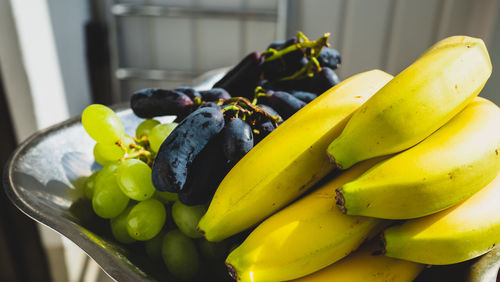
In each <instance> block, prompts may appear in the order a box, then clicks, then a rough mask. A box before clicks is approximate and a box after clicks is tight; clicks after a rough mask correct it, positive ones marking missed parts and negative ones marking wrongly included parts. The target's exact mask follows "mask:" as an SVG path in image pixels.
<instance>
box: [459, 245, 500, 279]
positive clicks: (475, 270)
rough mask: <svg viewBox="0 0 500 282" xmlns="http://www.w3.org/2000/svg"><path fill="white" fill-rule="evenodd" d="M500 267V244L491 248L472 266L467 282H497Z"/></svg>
mask: <svg viewBox="0 0 500 282" xmlns="http://www.w3.org/2000/svg"><path fill="white" fill-rule="evenodd" d="M499 268H500V246H496V247H494V248H493V249H491V250H490V251H489V252H488V253H487V254H485V255H484V256H482V257H481V258H480V259H478V260H477V261H476V262H474V263H473V264H472V265H471V266H470V267H469V271H468V274H467V279H466V280H465V281H467V282H496V281H497V277H498V269H499Z"/></svg>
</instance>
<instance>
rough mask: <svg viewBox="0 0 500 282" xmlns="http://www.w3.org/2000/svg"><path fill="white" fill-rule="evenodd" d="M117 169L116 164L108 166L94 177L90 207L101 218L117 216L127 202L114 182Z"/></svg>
mask: <svg viewBox="0 0 500 282" xmlns="http://www.w3.org/2000/svg"><path fill="white" fill-rule="evenodd" d="M117 169H118V164H116V163H112V164H109V165H107V166H105V167H104V168H103V169H102V170H101V172H100V173H99V174H98V175H97V177H96V183H95V187H94V195H93V197H92V207H93V208H94V212H95V213H96V214H97V215H98V216H100V217H102V218H113V217H116V216H118V215H119V214H120V213H122V212H123V210H125V208H126V207H127V204H128V202H129V198H128V197H127V196H125V194H123V192H122V190H121V189H120V186H118V182H116V171H117Z"/></svg>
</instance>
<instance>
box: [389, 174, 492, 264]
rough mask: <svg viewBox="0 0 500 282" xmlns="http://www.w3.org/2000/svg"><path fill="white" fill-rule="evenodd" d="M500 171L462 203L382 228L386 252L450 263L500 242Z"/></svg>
mask: <svg viewBox="0 0 500 282" xmlns="http://www.w3.org/2000/svg"><path fill="white" fill-rule="evenodd" d="M499 199H500V174H499V175H498V176H497V177H496V178H495V179H494V180H493V181H492V182H491V183H489V184H488V185H487V186H486V187H485V188H483V189H481V190H480V191H479V192H477V193H476V194H474V195H473V196H472V197H470V198H469V199H467V200H466V201H464V202H463V203H461V204H459V205H457V206H455V207H452V208H450V209H447V210H444V211H441V212H439V213H436V214H433V215H429V216H426V217H423V218H419V219H413V220H409V221H407V222H405V223H404V224H402V225H399V226H393V227H390V228H388V229H387V230H385V231H384V234H383V235H384V241H385V255H386V256H389V257H393V258H399V259H404V260H409V261H414V262H419V263H424V264H435V265H443V264H453V263H458V262H462V261H466V260H469V259H472V258H475V257H478V256H480V255H482V254H484V253H486V252H487V251H488V250H490V249H491V248H493V247H494V246H495V244H498V243H500V205H499V204H498V203H499Z"/></svg>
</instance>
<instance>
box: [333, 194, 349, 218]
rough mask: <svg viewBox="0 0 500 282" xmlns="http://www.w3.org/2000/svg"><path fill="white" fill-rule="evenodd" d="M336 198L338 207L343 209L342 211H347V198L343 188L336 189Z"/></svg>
mask: <svg viewBox="0 0 500 282" xmlns="http://www.w3.org/2000/svg"><path fill="white" fill-rule="evenodd" d="M335 200H336V203H337V207H338V208H339V209H340V210H341V211H342V213H344V214H345V213H347V209H346V208H345V199H344V195H342V190H340V189H337V190H335Z"/></svg>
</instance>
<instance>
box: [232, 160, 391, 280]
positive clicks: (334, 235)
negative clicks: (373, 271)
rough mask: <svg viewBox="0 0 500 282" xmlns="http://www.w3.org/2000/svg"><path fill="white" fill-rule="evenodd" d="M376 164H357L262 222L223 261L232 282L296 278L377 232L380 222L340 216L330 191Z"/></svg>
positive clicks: (330, 260) (350, 250)
mask: <svg viewBox="0 0 500 282" xmlns="http://www.w3.org/2000/svg"><path fill="white" fill-rule="evenodd" d="M377 161H378V160H369V161H366V162H363V163H360V164H359V165H357V166H355V167H353V168H352V169H350V170H348V171H346V172H344V173H342V174H341V175H338V176H337V177H335V178H333V179H332V180H330V181H329V182H327V183H326V184H324V185H323V186H321V187H320V188H319V189H318V190H315V191H313V192H312V193H311V194H309V195H307V196H305V197H304V198H302V199H300V200H299V201H297V202H295V203H293V204H292V205H290V206H289V207H286V208H285V209H283V210H281V211H279V212H278V213H276V214H274V215H273V216H271V217H270V218H268V219H266V220H265V221H264V222H262V223H261V224H260V225H259V226H258V227H257V228H256V229H255V230H254V231H253V232H252V233H251V234H250V235H249V236H248V238H247V239H246V240H245V241H244V242H243V244H241V245H240V246H239V247H238V248H236V249H235V250H234V251H232V252H231V253H230V254H229V256H228V257H227V259H226V264H227V265H228V267H229V268H230V270H231V272H232V274H233V277H236V278H237V279H238V281H283V280H290V279H295V278H298V277H302V276H305V275H307V274H310V273H312V272H314V271H317V270H319V269H322V268H324V267H326V266H327V265H329V264H331V263H333V262H335V261H337V260H339V259H341V258H343V257H345V256H346V255H348V254H349V253H351V252H352V251H353V250H355V249H357V248H358V246H359V245H360V244H361V243H362V242H363V241H364V240H365V239H366V238H367V237H369V236H370V235H371V234H372V233H374V231H381V227H382V224H383V222H385V221H382V220H380V219H375V218H368V217H360V216H348V215H344V214H342V213H341V212H340V211H339V210H338V209H337V208H336V207H335V201H334V196H335V188H337V187H339V186H340V185H342V184H343V183H345V182H347V181H350V180H352V179H355V178H356V177H357V176H359V175H361V174H362V173H363V172H364V171H366V170H367V169H368V168H370V167H371V166H373V165H374V164H375V163H376V162H377ZM377 233H378V232H377Z"/></svg>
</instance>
